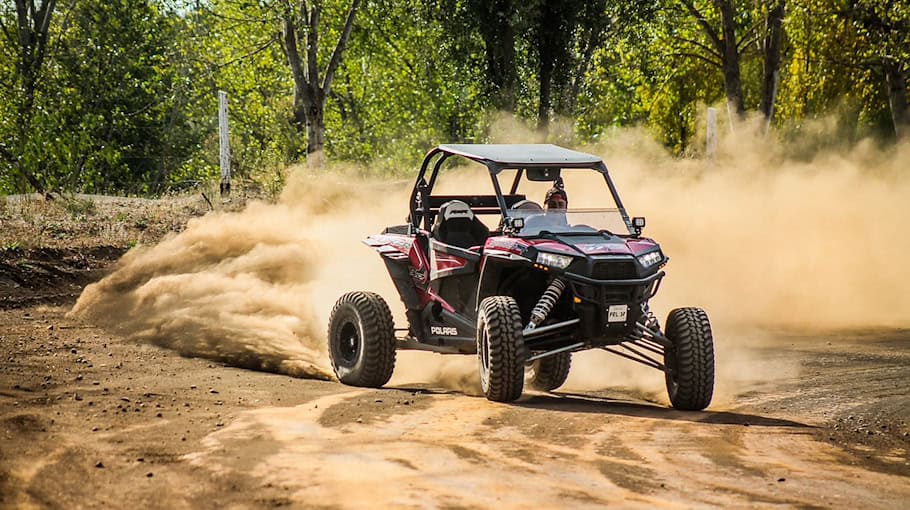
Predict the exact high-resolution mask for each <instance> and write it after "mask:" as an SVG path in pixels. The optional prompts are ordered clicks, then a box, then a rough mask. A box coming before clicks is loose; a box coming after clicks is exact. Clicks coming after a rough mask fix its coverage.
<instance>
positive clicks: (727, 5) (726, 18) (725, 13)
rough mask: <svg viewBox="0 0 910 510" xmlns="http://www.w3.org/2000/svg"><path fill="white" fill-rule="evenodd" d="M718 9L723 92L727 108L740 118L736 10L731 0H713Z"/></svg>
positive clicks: (744, 109)
mask: <svg viewBox="0 0 910 510" xmlns="http://www.w3.org/2000/svg"><path fill="white" fill-rule="evenodd" d="M715 3H716V4H717V8H718V10H720V15H721V23H722V25H723V26H722V34H723V49H724V51H723V59H722V60H723V73H724V92H725V93H726V96H727V108H728V109H729V110H730V112H731V113H733V114H735V115H736V118H737V119H738V120H742V119H743V118H744V117H745V114H746V107H745V104H744V102H743V84H742V78H741V76H740V70H739V49H738V48H737V47H736V25H735V17H736V12H735V11H734V9H733V1H732V0H715Z"/></svg>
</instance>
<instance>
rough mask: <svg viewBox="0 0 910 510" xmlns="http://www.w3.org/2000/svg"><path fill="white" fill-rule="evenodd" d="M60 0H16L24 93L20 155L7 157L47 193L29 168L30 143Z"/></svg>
mask: <svg viewBox="0 0 910 510" xmlns="http://www.w3.org/2000/svg"><path fill="white" fill-rule="evenodd" d="M55 7H56V0H44V1H42V2H41V3H40V4H39V5H38V6H37V7H36V6H35V2H34V1H25V0H16V22H17V23H16V35H17V36H18V37H17V40H18V43H19V47H18V48H17V49H18V56H17V57H18V58H17V60H16V74H17V78H18V85H19V86H18V89H19V90H18V91H17V92H18V93H19V94H20V95H21V97H20V102H19V105H18V108H17V111H16V127H17V131H18V133H17V140H16V142H17V143H16V146H17V148H16V150H18V151H19V153H18V155H13V154H10V153H9V152H8V151H4V157H5V159H7V160H9V161H10V164H11V166H12V167H13V168H15V169H16V171H17V172H18V173H19V174H20V175H21V176H22V177H23V178H24V179H25V180H26V181H27V182H28V183H29V185H30V186H31V187H32V188H34V189H35V191H36V192H38V193H46V187H45V185H44V183H42V182H41V180H40V179H38V178H37V177H36V176H35V173H34V172H33V171H32V170H30V169H29V168H28V167H27V164H26V161H27V158H26V157H25V156H26V155H25V152H26V146H27V145H28V139H29V135H30V131H31V124H32V116H33V115H34V109H35V96H36V94H37V92H38V82H39V79H40V76H41V68H42V66H43V65H44V60H45V58H46V57H47V53H48V35H49V29H50V23H51V18H52V16H53V14H54V9H55Z"/></svg>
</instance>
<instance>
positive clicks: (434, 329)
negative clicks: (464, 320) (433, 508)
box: [430, 326, 458, 336]
mask: <svg viewBox="0 0 910 510" xmlns="http://www.w3.org/2000/svg"><path fill="white" fill-rule="evenodd" d="M430 333H431V334H433V335H445V336H457V335H458V330H457V329H455V328H450V327H446V326H430Z"/></svg>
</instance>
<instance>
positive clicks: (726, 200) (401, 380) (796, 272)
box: [71, 119, 910, 400]
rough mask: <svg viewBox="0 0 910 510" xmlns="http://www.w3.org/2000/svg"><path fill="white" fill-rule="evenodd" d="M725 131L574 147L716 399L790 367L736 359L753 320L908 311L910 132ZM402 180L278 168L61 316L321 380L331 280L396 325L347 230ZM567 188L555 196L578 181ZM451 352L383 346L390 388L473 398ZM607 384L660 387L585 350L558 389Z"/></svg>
mask: <svg viewBox="0 0 910 510" xmlns="http://www.w3.org/2000/svg"><path fill="white" fill-rule="evenodd" d="M494 133H497V136H495V137H494V139H493V141H495V142H525V143H527V142H529V141H532V142H538V141H541V140H540V139H539V138H538V136H539V135H536V134H534V133H533V132H532V131H530V130H527V129H525V128H524V127H523V126H521V125H520V124H518V123H516V122H514V121H511V120H508V119H505V120H500V121H499V122H498V123H497V124H496V125H495V126H494ZM738 135H739V136H733V135H729V134H728V135H727V136H726V137H725V138H724V139H722V140H721V141H720V143H719V145H718V150H717V154H716V156H715V158H714V159H713V160H707V159H705V158H697V159H696V158H674V157H671V156H670V155H668V154H667V153H666V151H665V150H664V149H663V148H662V147H660V146H659V145H658V144H656V143H655V142H653V141H652V139H651V137H650V136H649V135H647V134H645V133H642V132H639V131H637V130H634V129H633V130H625V131H618V132H616V133H612V134H610V136H609V137H607V138H606V140H605V141H604V142H602V143H600V144H597V145H594V146H587V147H581V148H580V150H583V151H586V152H592V153H596V154H598V155H600V156H602V157H603V158H604V161H605V162H606V163H607V166H608V167H609V168H610V171H611V176H612V177H613V179H614V181H615V182H616V184H617V187H618V188H619V192H620V195H621V196H622V198H623V200H624V205H625V207H626V208H627V210H628V211H629V212H630V214H632V215H639V216H646V217H647V218H648V226H647V228H646V229H645V235H646V236H649V237H653V238H654V239H656V240H657V241H659V242H660V243H661V246H662V248H663V250H664V252H665V253H666V254H667V255H669V257H670V259H671V260H670V263H669V265H668V266H667V268H666V271H667V277H666V278H665V280H664V283H663V285H662V288H661V291H660V293H659V294H658V296H657V297H656V298H655V299H654V301H653V305H652V308H653V309H654V310H655V312H656V313H657V314H658V317H659V318H660V319H661V320H662V321H663V318H664V317H666V314H667V313H668V312H669V310H670V309H672V308H676V307H680V306H699V307H702V308H704V309H706V310H707V312H708V314H709V315H710V317H711V319H712V322H713V324H714V326H715V337H716V344H717V357H718V364H717V371H718V372H717V379H718V397H719V399H720V400H726V399H728V398H732V396H733V395H734V394H735V393H736V391H738V390H739V389H742V388H743V387H744V386H748V385H749V384H753V383H755V382H756V381H762V380H767V379H769V378H774V377H781V376H786V375H788V374H793V373H795V371H796V370H797V368H796V367H790V366H784V365H776V366H758V365H756V364H755V363H754V362H753V361H752V357H751V356H750V354H749V349H750V348H752V347H755V346H759V345H765V344H768V343H773V342H774V341H775V338H774V335H773V334H768V333H766V332H765V331H766V330H774V329H775V328H788V329H807V330H812V331H827V330H832V329H837V328H856V327H870V326H888V327H901V326H907V325H908V323H910V294H908V293H907V292H906V289H907V288H908V284H910V267H908V266H907V264H906V263H905V261H906V260H907V256H908V254H910V253H908V252H910V238H908V236H906V232H907V231H908V228H907V227H908V225H907V223H908V219H910V200H908V199H910V176H908V175H907V173H908V171H910V144H904V145H902V146H898V147H891V148H885V149H882V148H880V147H878V146H877V145H875V144H874V143H873V142H862V143H859V144H854V145H852V146H849V147H843V148H840V147H838V148H835V149H832V150H828V151H825V152H821V151H817V152H815V153H809V152H807V151H801V150H797V149H796V145H794V144H792V143H791V144H787V143H783V142H780V141H779V140H777V139H776V138H775V137H774V136H767V137H766V136H760V135H755V134H754V133H751V132H750V131H748V129H746V128H743V129H742V130H741V131H740V132H739V133H738ZM413 170H416V168H415V169H413ZM363 173H365V172H363V171H362V170H361V171H360V175H362V174H363ZM403 174H404V173H403ZM407 174H408V175H413V172H410V171H409V172H407ZM453 175H454V172H453ZM463 182H464V181H462V183H463ZM487 183H488V181H485V182H481V181H478V185H480V186H484V185H488V184H487ZM440 184H441V185H445V184H446V179H445V178H443V179H442V180H441V183H440ZM410 185H411V180H410V178H407V179H405V180H401V181H390V180H382V179H369V178H364V177H360V176H358V174H357V172H343V171H342V172H324V171H314V170H311V169H305V168H297V169H294V170H293V171H292V172H291V177H290V178H289V182H288V186H287V187H286V189H285V191H284V193H283V194H282V196H281V197H280V199H279V200H278V201H277V203H252V204H250V205H249V206H247V207H246V208H245V209H244V210H242V211H240V212H234V213H228V212H221V213H212V214H209V215H207V216H205V217H202V218H198V219H195V220H193V221H191V222H190V223H189V224H188V225H187V228H186V230H185V231H184V232H182V233H180V234H177V235H174V236H172V237H170V238H168V239H166V240H164V241H162V242H161V243H160V244H158V245H157V246H153V247H146V248H139V249H134V250H131V251H130V252H129V253H127V255H125V256H124V257H123V259H122V260H121V261H120V262H119V263H118V264H117V266H116V268H115V270H114V271H113V273H112V274H110V275H109V276H108V277H106V278H105V279H103V280H102V281H100V282H98V283H96V284H94V285H91V286H89V287H88V288H86V290H85V292H84V293H83V295H82V296H81V297H80V299H79V300H78V302H77V303H76V305H75V307H74V308H73V311H72V312H71V313H72V314H73V315H75V316H79V317H83V318H85V319H87V320H91V321H93V322H95V323H97V324H99V325H102V326H106V327H108V328H111V329H114V330H117V331H119V332H121V333H123V334H125V335H127V336H129V337H130V338H133V339H136V340H140V341H146V342H150V343H154V344H156V345H160V346H163V347H168V348H172V349H175V350H177V351H178V352H180V353H183V354H185V355H192V356H201V357H207V358H211V359H217V360H221V361H224V362H227V363H230V364H234V365H238V366H244V367H251V368H256V369H261V370H270V371H277V372H282V373H287V374H292V375H300V376H308V377H323V378H330V377H331V369H330V368H329V367H328V361H327V355H326V347H325V329H326V324H327V319H328V315H329V312H330V310H331V307H332V305H333V304H334V302H335V300H336V299H337V298H338V297H339V296H340V295H342V294H343V293H344V292H347V291H350V290H373V291H376V292H379V293H381V294H382V295H383V296H385V297H386V300H387V301H388V302H389V304H390V306H391V308H392V310H393V314H394V315H395V317H396V323H397V325H398V326H399V327H401V326H403V325H404V318H403V309H402V306H401V304H400V302H399V300H398V298H397V294H396V292H395V290H394V287H393V286H392V284H391V282H390V281H389V278H388V275H387V274H386V272H385V268H384V267H383V265H382V263H381V260H380V258H379V257H378V256H377V255H376V254H375V253H374V252H373V251H372V250H370V249H369V248H367V247H366V246H363V245H362V244H360V242H359V241H360V240H361V239H363V238H364V237H366V236H367V235H370V234H373V233H377V232H380V231H381V230H382V228H383V227H385V226H388V225H392V224H397V223H403V222H404V217H405V215H406V213H407V211H406V205H405V204H406V197H407V194H408V192H409V190H410ZM601 186H602V184H601ZM569 192H570V203H571V202H572V201H575V200H577V199H579V198H583V196H584V195H585V193H587V192H586V191H581V192H579V191H578V190H571V189H570V190H569ZM456 358H457V359H456ZM456 358H446V357H442V356H439V355H434V354H428V353H400V356H399V363H398V366H397V368H396V372H395V375H394V377H393V380H392V381H391V384H393V385H397V386H413V385H415V384H431V385H432V384H435V385H439V386H442V387H446V388H450V389H452V390H455V391H461V392H466V393H469V394H477V393H479V389H478V387H477V382H476V360H474V358H473V357H456ZM608 386H625V387H632V388H637V389H639V390H641V391H643V392H644V393H645V394H646V395H650V394H653V395H655V396H656V397H655V398H661V399H664V398H665V397H663V394H664V388H663V378H662V374H661V373H659V372H656V371H653V370H648V369H645V368H643V367H640V366H638V365H635V364H631V362H627V361H625V360H621V359H618V358H616V357H613V356H612V355H609V354H606V353H601V352H596V353H582V354H580V355H578V356H576V357H575V361H574V363H573V370H572V374H571V375H570V378H569V382H568V385H567V388H569V389H586V390H587V389H597V388H604V387H608Z"/></svg>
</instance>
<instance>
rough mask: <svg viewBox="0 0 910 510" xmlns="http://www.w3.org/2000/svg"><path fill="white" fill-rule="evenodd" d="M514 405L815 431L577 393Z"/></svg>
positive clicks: (797, 425)
mask: <svg viewBox="0 0 910 510" xmlns="http://www.w3.org/2000/svg"><path fill="white" fill-rule="evenodd" d="M514 405H516V406H518V407H525V408H530V409H547V410H550V411H564V412H572V413H595V414H612V415H620V416H631V417H636V418H653V419H658V420H672V421H688V422H693V423H711V424H719V425H744V426H757V427H793V428H807V429H811V428H814V427H813V426H811V425H806V424H805V423H799V422H796V421H792V420H784V419H780V418H771V417H767V416H759V415H755V414H747V413H735V412H730V411H711V410H708V411H680V410H677V409H671V408H668V407H663V406H660V405H657V404H650V403H646V402H634V401H630V400H620V399H615V398H606V397H598V396H593V395H584V394H578V393H551V394H547V395H534V396H532V397H530V398H526V399H523V400H520V401H518V402H516V403H515V404H514Z"/></svg>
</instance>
